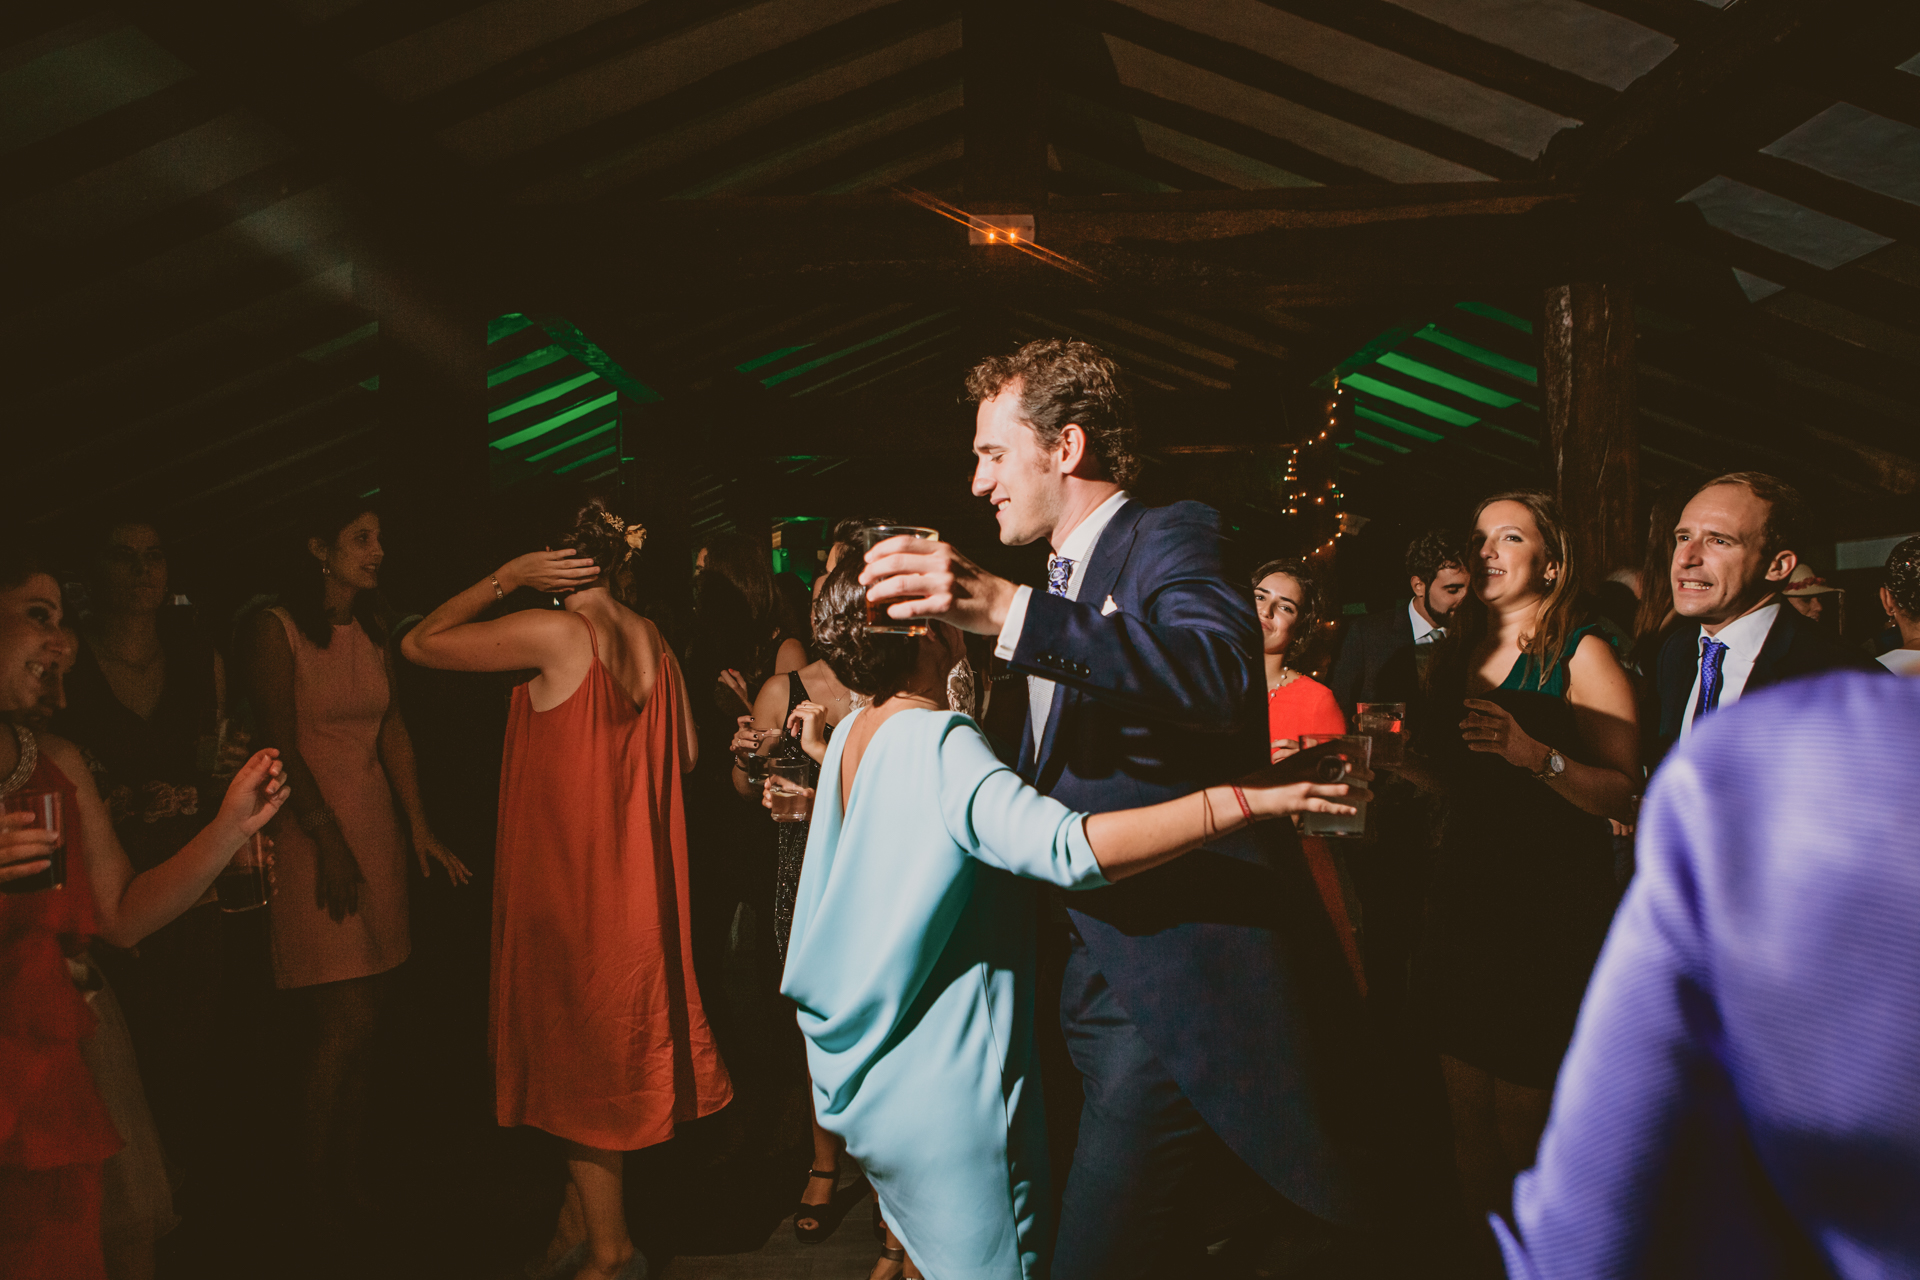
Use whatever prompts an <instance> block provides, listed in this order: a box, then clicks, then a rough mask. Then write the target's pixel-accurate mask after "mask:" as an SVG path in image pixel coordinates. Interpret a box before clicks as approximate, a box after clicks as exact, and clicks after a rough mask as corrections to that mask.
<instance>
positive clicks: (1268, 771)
mask: <svg viewBox="0 0 1920 1280" xmlns="http://www.w3.org/2000/svg"><path fill="white" fill-rule="evenodd" d="M1348 750H1349V748H1347V747H1346V746H1345V744H1343V743H1339V742H1323V743H1321V744H1320V745H1319V746H1317V747H1308V748H1307V749H1306V750H1304V751H1296V752H1294V753H1293V754H1292V755H1289V756H1287V757H1285V758H1284V759H1281V760H1278V761H1275V762H1274V763H1273V764H1270V765H1267V766H1266V767H1265V768H1263V769H1256V770H1255V771H1254V772H1252V773H1250V774H1248V775H1247V776H1246V777H1244V778H1242V779H1241V780H1240V783H1239V786H1240V789H1241V790H1242V791H1243V792H1245V794H1246V797H1247V803H1248V804H1250V805H1251V806H1252V807H1253V811H1254V813H1256V814H1258V815H1259V816H1261V817H1263V818H1277V817H1280V816H1281V815H1283V814H1292V813H1358V812H1359V805H1360V804H1361V803H1362V802H1364V801H1366V800H1370V799H1372V798H1373V793H1372V792H1371V791H1369V790H1368V789H1367V783H1369V782H1372V781H1373V771H1372V770H1371V769H1369V768H1367V767H1366V766H1365V765H1363V764H1361V763H1360V761H1359V760H1357V759H1355V758H1353V757H1351V756H1349V755H1348V754H1347V751H1348ZM1336 766H1337V767H1336Z"/></svg>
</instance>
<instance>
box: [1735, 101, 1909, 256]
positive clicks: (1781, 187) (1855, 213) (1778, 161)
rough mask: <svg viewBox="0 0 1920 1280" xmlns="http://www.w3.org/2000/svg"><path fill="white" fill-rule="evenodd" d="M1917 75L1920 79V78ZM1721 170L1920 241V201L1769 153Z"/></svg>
mask: <svg viewBox="0 0 1920 1280" xmlns="http://www.w3.org/2000/svg"><path fill="white" fill-rule="evenodd" d="M1915 79H1916V81H1920V77H1915ZM1720 171H1721V172H1722V173H1724V174H1726V176H1727V177H1729V178H1732V179H1733V180H1734V181H1736V182H1744V183H1746V184H1747V185H1748V186H1750V187H1756V188H1758V189H1759V190H1761V191H1766V192H1770V193H1772V194H1773V195H1776V196H1779V197H1781V198H1782V199H1785V200H1791V201H1793V202H1794V203H1795V204H1798V205H1804V206H1806V207H1807V208H1809V209H1812V210H1814V211H1816V212H1818V213H1824V214H1826V215H1828V216H1829V217H1834V218H1838V219H1840V220H1841V221H1842V222H1851V223H1852V224H1853V225H1854V226H1856V227H1862V228H1865V229H1866V230H1868V231H1871V232H1873V233H1875V234H1876V235H1883V236H1886V237H1887V238H1888V239H1890V240H1906V241H1910V242H1912V243H1914V244H1920V205H1914V204H1911V203H1909V202H1907V201H1905V200H1901V199H1898V198H1896V197H1894V196H1888V195H1882V194H1880V193H1879V192H1878V191H1869V190H1868V189H1867V188H1865V187H1861V186H1856V185H1854V184H1853V183H1851V182H1845V181H1842V180H1841V179H1839V178H1835V177H1832V176H1831V175H1829V174H1825V173H1821V172H1820V171H1819V170H1818V169H1810V168H1808V167H1807V166H1806V165H1803V164H1799V163H1797V162H1795V161H1792V160H1785V159H1782V158H1781V157H1779V156H1774V155H1768V154H1767V153H1766V152H1764V151H1755V152H1752V153H1751V154H1748V155H1743V156H1736V157H1731V158H1729V159H1728V160H1727V161H1726V162H1724V163H1723V164H1722V165H1721V166H1720Z"/></svg>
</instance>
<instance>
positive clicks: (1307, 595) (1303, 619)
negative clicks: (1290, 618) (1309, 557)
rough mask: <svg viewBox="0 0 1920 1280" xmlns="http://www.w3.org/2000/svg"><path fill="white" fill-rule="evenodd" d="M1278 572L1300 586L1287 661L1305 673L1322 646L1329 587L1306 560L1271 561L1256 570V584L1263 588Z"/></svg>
mask: <svg viewBox="0 0 1920 1280" xmlns="http://www.w3.org/2000/svg"><path fill="white" fill-rule="evenodd" d="M1276 573H1284V574H1286V575H1287V576H1288V577H1289V578H1292V579H1293V580H1294V581H1295V582H1297V583H1299V584H1300V612H1299V615H1298V616H1297V617H1296V618H1295V619H1294V623H1293V639H1292V640H1291V641H1289V642H1288V644H1287V652H1286V655H1285V659H1284V660H1285V662H1286V665H1288V666H1289V667H1292V668H1293V669H1294V670H1295V671H1305V670H1307V669H1308V668H1307V666H1306V663H1307V660H1308V659H1309V658H1312V657H1313V656H1315V651H1316V650H1317V649H1318V648H1319V646H1320V632H1321V626H1320V620H1321V619H1322V618H1324V617H1326V616H1327V593H1326V588H1325V587H1324V586H1323V585H1322V584H1321V582H1320V577H1319V574H1317V573H1316V572H1315V571H1314V568H1313V566H1312V565H1311V564H1309V563H1308V562H1306V561H1305V560H1269V561H1267V562H1266V563H1265V564H1263V565H1261V566H1260V567H1259V568H1258V569H1255V570H1254V571H1253V585H1254V586H1256V587H1257V586H1259V585H1260V584H1261V583H1263V582H1265V581H1266V580H1267V579H1268V578H1270V577H1272V576H1273V575H1274V574H1276Z"/></svg>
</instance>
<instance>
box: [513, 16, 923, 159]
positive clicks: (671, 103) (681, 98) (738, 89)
mask: <svg viewBox="0 0 1920 1280" xmlns="http://www.w3.org/2000/svg"><path fill="white" fill-rule="evenodd" d="M958 16H959V6H958V3H957V0H894V3H892V4H888V5H884V6H882V7H881V8H878V9H870V10H868V11H867V12H865V13H861V14H857V15H855V16H854V17H851V18H846V19H843V20H842V21H840V22H836V23H833V24H832V25H830V26H826V27H822V28H821V29H820V30H818V31H814V32H811V33H809V34H808V35H805V36H802V37H800V38H799V39H798V40H792V41H789V42H788V43H786V44H783V45H781V46H780V47H778V48H776V49H770V50H768V51H766V52H765V53H759V54H755V55H753V56H751V57H747V58H742V59H741V60H740V61H738V62H734V63H731V64H729V65H728V66H725V67H722V68H721V69H720V70H718V71H715V72H712V73H710V74H708V75H705V76H702V77H701V78H700V79H698V80H695V81H694V82H693V83H691V84H687V85H682V86H681V87H679V88H677V89H672V90H669V91H668V92H666V93H663V94H661V95H660V96H659V97H657V98H652V99H649V100H648V101H646V102H643V103H641V104H640V105H639V106H636V107H632V108H629V109H628V110H625V111H621V112H617V113H615V114H614V115H611V116H608V117H606V118H604V119H601V120H596V121H595V122H593V123H592V124H589V125H584V126H582V127H581V128H579V129H575V130H573V131H572V132H569V133H566V134H564V135H562V136H561V137H559V138H556V139H554V140H553V141H551V142H548V143H545V144H543V145H541V146H538V147H535V148H533V149H531V150H529V151H527V152H526V153H524V154H522V155H517V156H512V157H509V158H507V159H505V160H501V161H499V162H497V163H495V164H493V165H490V166H488V167H487V169H486V170H485V174H486V178H487V181H488V183H489V185H490V186H492V187H493V188H494V189H495V190H496V191H499V192H511V191H517V190H519V189H521V188H524V187H526V186H529V185H531V184H533V183H536V182H539V181H542V180H545V179H551V178H556V177H562V176H565V175H566V174H567V173H568V171H570V170H571V171H574V172H576V173H577V172H578V170H580V169H581V168H582V167H584V166H585V165H587V164H590V163H592V162H595V161H598V160H600V159H602V158H603V157H605V156H606V155H607V154H609V153H611V152H616V151H619V150H620V149H622V148H624V147H630V146H632V145H634V143H635V141H636V140H641V139H645V138H648V137H651V136H653V135H656V134H659V133H662V132H665V131H666V130H668V129H673V128H679V127H682V126H684V125H685V124H686V123H687V122H688V121H690V120H696V119H699V118H700V117H702V116H706V115H710V114H713V113H715V112H718V111H722V110H725V109H726V108H728V107H731V106H734V105H737V104H738V103H741V102H745V101H748V100H750V99H752V98H754V97H756V96H758V95H759V94H762V93H765V92H766V91H767V90H768V89H769V88H770V87H772V86H775V85H781V84H788V83H792V82H793V81H796V80H799V79H802V78H804V77H806V76H809V75H814V74H818V73H819V72H821V71H823V70H825V69H827V68H831V67H834V66H838V65H841V64H843V63H846V62H850V61H852V60H853V59H855V58H858V57H860V56H862V55H863V54H867V53H871V52H873V51H874V50H877V49H884V48H886V47H888V46H889V45H894V44H898V43H899V42H901V41H902V40H906V39H909V38H910V37H913V36H916V35H919V34H921V33H922V32H924V31H927V30H930V29H932V28H934V27H937V26H940V25H943V24H945V23H948V22H951V21H953V20H954V19H955V18H956V17H958Z"/></svg>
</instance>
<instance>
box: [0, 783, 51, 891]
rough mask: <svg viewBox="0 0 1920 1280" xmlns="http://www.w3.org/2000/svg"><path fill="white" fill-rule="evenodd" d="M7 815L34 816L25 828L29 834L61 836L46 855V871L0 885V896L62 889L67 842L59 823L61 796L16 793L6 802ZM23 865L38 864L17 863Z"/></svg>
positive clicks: (32, 859)
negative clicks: (44, 832)
mask: <svg viewBox="0 0 1920 1280" xmlns="http://www.w3.org/2000/svg"><path fill="white" fill-rule="evenodd" d="M5 809H6V812H8V813H27V814H32V815H33V821H32V822H29V823H28V824H27V827H26V829H27V830H29V831H35V830H38V831H51V832H53V834H54V835H56V836H61V837H62V839H61V840H60V843H59V844H57V845H55V846H54V847H53V849H52V850H51V851H50V852H49V853H48V854H47V855H46V857H47V861H48V866H47V869H46V870H45V871H40V872H36V873H35V874H33V875H30V876H22V877H20V878H19V879H17V880H5V881H0V893H38V892H39V891H40V890H42V889H63V888H65V887H66V883H67V842H66V840H65V838H64V832H65V828H64V827H63V826H62V822H63V820H64V818H65V814H64V813H63V812H62V805H61V802H60V793H59V792H58V791H16V792H14V793H13V794H12V795H10V796H8V797H7V799H6V806H5ZM17 861H22V862H38V861H39V859H38V858H22V859H17Z"/></svg>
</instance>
